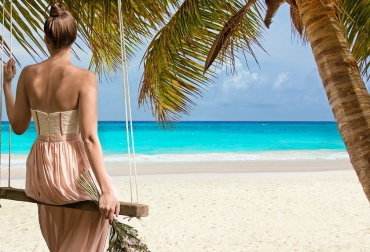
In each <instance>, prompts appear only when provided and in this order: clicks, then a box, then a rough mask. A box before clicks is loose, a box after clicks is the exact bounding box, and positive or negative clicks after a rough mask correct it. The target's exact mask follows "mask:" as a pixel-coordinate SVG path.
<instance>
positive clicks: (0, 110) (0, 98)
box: [0, 0, 5, 186]
mask: <svg viewBox="0 0 370 252" xmlns="http://www.w3.org/2000/svg"><path fill="white" fill-rule="evenodd" d="M4 4H5V0H3V1H2V6H3V13H2V14H3V16H2V17H3V20H2V25H1V76H0V78H1V85H0V92H1V94H0V186H1V180H2V176H1V168H2V167H1V130H2V127H1V126H2V121H3V120H2V118H3V81H4V77H3V75H4V31H5V29H4V24H5V6H4Z"/></svg>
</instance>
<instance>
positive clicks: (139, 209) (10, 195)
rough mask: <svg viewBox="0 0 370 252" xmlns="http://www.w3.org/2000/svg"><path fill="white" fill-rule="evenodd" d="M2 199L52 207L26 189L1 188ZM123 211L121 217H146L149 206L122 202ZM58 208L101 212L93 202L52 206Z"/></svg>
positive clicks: (0, 196)
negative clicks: (28, 192) (29, 194)
mask: <svg viewBox="0 0 370 252" xmlns="http://www.w3.org/2000/svg"><path fill="white" fill-rule="evenodd" d="M0 198H2V199H7V200H15V201H23V202H29V203H38V204H43V205H49V206H50V205H51V204H46V203H43V202H39V201H37V200H35V199H33V198H30V197H28V196H27V195H26V193H25V191H24V189H19V188H13V187H0ZM120 204H121V209H120V212H119V213H120V215H126V216H130V217H146V216H148V214H149V206H148V205H145V204H140V203H132V204H131V203H130V202H122V201H120ZM52 206H58V207H68V208H74V209H80V210H88V211H99V208H98V206H97V205H96V204H95V203H94V202H93V201H91V200H87V201H79V202H76V203H72V204H66V205H52Z"/></svg>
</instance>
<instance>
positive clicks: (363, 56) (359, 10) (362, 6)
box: [337, 0, 370, 80]
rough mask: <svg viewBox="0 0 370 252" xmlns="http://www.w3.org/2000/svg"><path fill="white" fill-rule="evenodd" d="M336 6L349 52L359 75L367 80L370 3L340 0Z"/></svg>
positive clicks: (364, 0) (367, 0)
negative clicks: (355, 61) (354, 60)
mask: <svg viewBox="0 0 370 252" xmlns="http://www.w3.org/2000/svg"><path fill="white" fill-rule="evenodd" d="M337 6H338V9H339V13H338V15H339V18H340V20H341V21H342V23H343V25H344V27H345V32H346V37H347V41H348V42H349V44H350V45H351V52H352V54H353V56H354V57H355V59H356V60H357V63H358V65H359V67H360V69H361V75H362V76H366V77H367V80H369V74H368V69H369V61H368V57H369V54H370V46H369V45H370V19H369V17H370V1H369V0H363V1H358V0H340V1H339V2H337Z"/></svg>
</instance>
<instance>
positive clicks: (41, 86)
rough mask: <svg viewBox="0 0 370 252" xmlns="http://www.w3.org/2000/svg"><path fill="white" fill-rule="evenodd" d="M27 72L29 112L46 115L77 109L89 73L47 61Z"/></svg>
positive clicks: (68, 64) (61, 63) (64, 64)
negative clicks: (80, 92)
mask: <svg viewBox="0 0 370 252" xmlns="http://www.w3.org/2000/svg"><path fill="white" fill-rule="evenodd" d="M28 68H29V69H28V71H27V75H28V76H27V84H26V85H25V87H26V92H27V96H28V99H29V104H30V108H31V109H37V110H41V111H44V112H48V113H49V112H56V111H66V110H73V109H77V108H78V102H79V101H78V99H79V90H80V89H81V84H82V83H83V82H84V79H85V78H86V77H87V74H88V72H89V71H88V70H85V69H81V68H78V67H76V66H73V65H72V64H70V63H63V62H60V61H59V62H58V61H54V62H50V61H48V60H46V61H43V62H41V63H39V64H35V65H31V66H28Z"/></svg>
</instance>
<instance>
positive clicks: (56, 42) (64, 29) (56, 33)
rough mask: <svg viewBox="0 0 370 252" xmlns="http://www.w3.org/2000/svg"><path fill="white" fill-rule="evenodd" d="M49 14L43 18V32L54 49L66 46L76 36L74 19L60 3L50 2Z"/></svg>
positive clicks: (69, 44) (70, 43) (71, 42)
mask: <svg viewBox="0 0 370 252" xmlns="http://www.w3.org/2000/svg"><path fill="white" fill-rule="evenodd" d="M50 5H51V8H50V15H49V17H48V18H47V19H46V20H45V24H44V32H45V34H46V36H48V37H49V38H50V40H51V42H52V45H53V48H54V49H61V48H67V47H69V46H71V45H72V44H73V42H74V41H75V40H76V38H77V27H76V20H75V18H74V17H73V15H72V13H71V12H69V11H66V9H65V7H64V6H63V5H62V4H61V3H56V2H52V3H51V4H50Z"/></svg>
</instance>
